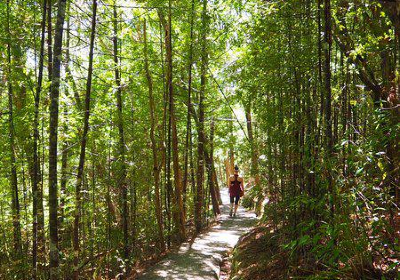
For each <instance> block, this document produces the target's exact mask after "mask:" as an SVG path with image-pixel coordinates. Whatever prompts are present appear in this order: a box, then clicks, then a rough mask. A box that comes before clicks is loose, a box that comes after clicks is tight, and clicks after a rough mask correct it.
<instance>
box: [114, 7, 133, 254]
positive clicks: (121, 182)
mask: <svg viewBox="0 0 400 280" xmlns="http://www.w3.org/2000/svg"><path fill="white" fill-rule="evenodd" d="M113 12H114V14H113V28H114V36H113V52H114V54H113V56H114V73H115V85H116V86H117V107H118V108H117V110H118V112H117V116H118V117H117V126H118V135H119V140H118V161H119V162H120V166H119V167H120V170H119V172H120V174H119V176H118V178H117V180H118V188H119V189H120V190H121V193H122V231H123V239H124V240H123V244H124V258H125V260H128V259H129V247H128V187H127V184H126V162H125V137H124V119H123V113H122V110H123V101H122V88H121V76H120V72H119V62H118V25H117V18H118V13H117V6H116V2H114V5H113Z"/></svg>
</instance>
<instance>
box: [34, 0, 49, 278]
mask: <svg viewBox="0 0 400 280" xmlns="http://www.w3.org/2000/svg"><path fill="white" fill-rule="evenodd" d="M46 9H47V0H43V13H42V21H41V35H40V54H39V74H38V80H37V85H36V92H35V113H34V119H33V178H32V204H33V205H32V216H33V224H32V235H33V236H32V278H33V279H34V280H36V279H37V263H38V247H41V246H43V245H42V244H41V245H39V240H40V239H39V238H38V230H39V228H40V227H39V226H38V224H39V223H40V222H39V216H40V215H41V216H43V208H42V209H40V207H38V204H39V203H38V200H39V198H40V199H41V198H42V195H39V191H41V189H42V187H41V186H39V184H40V183H41V182H40V160H39V156H38V143H39V105H40V93H41V91H42V82H43V62H44V45H45V42H44V40H45V32H46ZM39 209H40V210H42V212H41V213H40V210H39ZM41 230H42V231H43V228H41ZM39 235H40V233H39ZM41 241H42V242H43V240H41Z"/></svg>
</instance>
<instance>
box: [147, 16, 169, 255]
mask: <svg viewBox="0 0 400 280" xmlns="http://www.w3.org/2000/svg"><path fill="white" fill-rule="evenodd" d="M143 37H144V67H145V71H146V79H147V84H148V87H149V106H150V122H151V127H150V140H151V148H152V150H153V176H154V187H155V208H156V219H157V225H158V238H159V240H158V243H159V249H160V250H161V251H162V252H164V251H165V242H164V229H163V218H162V209H161V199H160V166H161V165H160V164H159V161H158V157H157V154H158V150H157V143H156V139H155V135H154V130H155V129H156V127H157V117H156V115H155V102H154V96H153V80H152V78H151V72H150V69H149V62H148V60H149V59H148V50H147V32H146V20H144V22H143Z"/></svg>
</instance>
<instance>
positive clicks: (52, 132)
mask: <svg viewBox="0 0 400 280" xmlns="http://www.w3.org/2000/svg"><path fill="white" fill-rule="evenodd" d="M57 7H58V11H57V23H56V29H55V37H54V64H53V69H52V80H51V86H50V102H51V103H50V129H49V225H50V279H58V264H59V258H58V254H59V248H58V219H57V211H58V192H57V142H58V139H57V136H58V133H57V130H58V104H59V100H58V99H59V95H60V74H61V71H60V70H61V56H62V53H61V47H62V35H63V25H64V18H65V7H66V0H58V5H57Z"/></svg>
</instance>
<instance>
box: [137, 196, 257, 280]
mask: <svg viewBox="0 0 400 280" xmlns="http://www.w3.org/2000/svg"><path fill="white" fill-rule="evenodd" d="M222 201H223V203H224V204H223V205H222V208H221V213H222V214H221V216H220V217H219V221H220V223H219V224H218V225H216V226H214V227H212V228H211V230H209V231H208V232H206V233H203V234H200V235H199V236H198V237H197V238H196V239H195V241H194V242H193V244H191V245H190V244H189V243H184V244H182V246H181V247H180V249H179V251H178V252H177V253H171V254H169V255H168V256H167V257H166V258H165V259H164V260H162V261H161V262H159V263H158V264H156V265H155V266H153V267H151V268H150V269H149V270H148V271H146V272H145V274H143V275H142V276H141V277H139V278H138V279H140V280H153V279H173V280H179V279H182V280H193V279H196V280H197V279H199V280H200V279H217V278H218V276H219V263H220V261H221V260H222V257H223V254H224V253H225V252H227V251H228V250H229V249H231V248H233V247H234V246H235V244H236V243H237V241H238V239H239V237H240V236H241V235H242V234H244V233H246V232H247V231H249V230H250V229H251V228H252V226H253V225H254V224H255V222H256V218H255V214H254V213H253V212H249V211H246V210H245V209H244V208H243V207H239V209H238V215H237V216H236V217H234V218H231V217H229V215H228V214H229V196H228V191H227V189H224V190H222Z"/></svg>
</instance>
